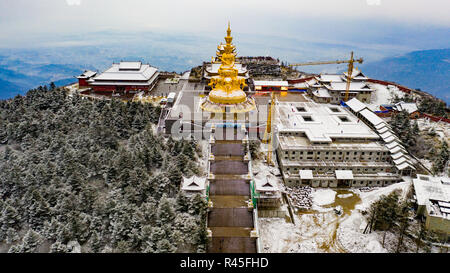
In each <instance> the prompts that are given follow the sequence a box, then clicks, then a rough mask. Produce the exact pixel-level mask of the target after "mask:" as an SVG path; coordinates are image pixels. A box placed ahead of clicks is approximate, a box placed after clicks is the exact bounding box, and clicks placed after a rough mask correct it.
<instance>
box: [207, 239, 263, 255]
mask: <svg viewBox="0 0 450 273" xmlns="http://www.w3.org/2000/svg"><path fill="white" fill-rule="evenodd" d="M208 253H256V239H255V238H250V237H213V238H212V239H211V241H210V243H209V244H208Z"/></svg>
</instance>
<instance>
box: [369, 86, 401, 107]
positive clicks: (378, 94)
mask: <svg viewBox="0 0 450 273" xmlns="http://www.w3.org/2000/svg"><path fill="white" fill-rule="evenodd" d="M370 86H371V87H372V88H373V89H375V92H373V93H372V97H371V101H370V104H369V105H368V106H369V108H370V109H371V110H373V111H380V107H379V106H380V105H381V104H390V103H391V99H392V98H394V96H395V95H397V96H398V97H403V96H405V93H404V92H402V91H400V90H399V89H398V88H392V89H389V88H388V87H387V86H385V85H382V84H377V83H371V84H370Z"/></svg>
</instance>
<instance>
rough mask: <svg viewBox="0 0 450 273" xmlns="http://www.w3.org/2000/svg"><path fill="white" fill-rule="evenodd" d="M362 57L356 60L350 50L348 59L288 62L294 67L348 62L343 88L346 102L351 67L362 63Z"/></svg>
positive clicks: (351, 71)
mask: <svg viewBox="0 0 450 273" xmlns="http://www.w3.org/2000/svg"><path fill="white" fill-rule="evenodd" d="M363 61H364V60H363V58H359V59H357V60H355V59H354V58H353V51H352V52H351V55H350V60H337V61H323V62H307V63H295V64H290V65H289V66H290V67H295V66H307V65H322V64H344V63H348V73H347V86H346V88H345V99H344V101H345V102H347V101H348V93H349V90H350V83H351V82H352V74H353V67H354V63H355V62H356V63H360V64H362V63H363Z"/></svg>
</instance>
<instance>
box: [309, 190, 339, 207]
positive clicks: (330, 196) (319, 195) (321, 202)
mask: <svg viewBox="0 0 450 273" xmlns="http://www.w3.org/2000/svg"><path fill="white" fill-rule="evenodd" d="M312 198H313V202H314V204H315V205H318V206H325V205H330V204H333V203H334V200H335V198H336V191H334V190H332V189H317V190H316V191H314V192H313V193H312Z"/></svg>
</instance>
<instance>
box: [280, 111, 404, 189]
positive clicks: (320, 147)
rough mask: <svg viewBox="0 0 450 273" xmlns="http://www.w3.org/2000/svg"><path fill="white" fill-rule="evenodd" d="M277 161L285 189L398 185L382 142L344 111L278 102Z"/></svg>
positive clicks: (369, 129) (354, 117)
mask: <svg viewBox="0 0 450 273" xmlns="http://www.w3.org/2000/svg"><path fill="white" fill-rule="evenodd" d="M274 129H275V135H276V143H275V144H276V145H277V149H276V151H277V157H278V163H279V166H280V169H281V171H282V174H283V179H284V181H285V183H286V184H287V185H289V186H299V185H310V186H313V187H352V186H353V187H364V186H385V185H389V184H392V183H396V182H399V181H401V177H400V176H399V175H398V174H397V173H396V169H395V166H394V165H393V163H392V162H391V157H390V153H389V149H388V148H387V147H386V146H385V145H384V142H383V141H382V139H381V138H380V136H379V135H378V134H377V133H375V132H374V131H373V130H372V129H371V128H370V127H369V126H367V125H366V124H365V123H364V122H363V121H361V120H360V119H359V118H357V117H356V116H355V115H353V114H352V113H351V112H350V111H349V110H348V109H346V108H345V107H342V106H337V105H332V104H317V103H314V102H297V103H292V102H279V103H278V105H277V107H276V112H275V128H274Z"/></svg>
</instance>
